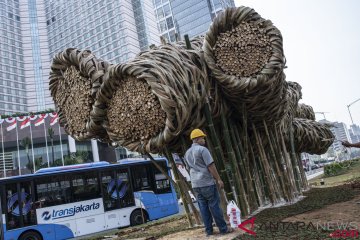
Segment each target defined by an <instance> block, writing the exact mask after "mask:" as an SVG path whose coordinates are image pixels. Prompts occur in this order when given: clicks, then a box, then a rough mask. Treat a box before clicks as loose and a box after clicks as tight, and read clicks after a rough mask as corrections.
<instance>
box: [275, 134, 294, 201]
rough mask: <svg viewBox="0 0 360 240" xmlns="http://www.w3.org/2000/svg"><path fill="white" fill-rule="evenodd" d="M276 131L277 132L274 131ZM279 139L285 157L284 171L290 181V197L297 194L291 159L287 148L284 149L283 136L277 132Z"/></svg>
mask: <svg viewBox="0 0 360 240" xmlns="http://www.w3.org/2000/svg"><path fill="white" fill-rule="evenodd" d="M276 133H277V132H276ZM278 137H279V139H280V143H281V147H282V152H283V155H284V159H285V163H286V164H285V166H286V172H287V173H288V175H289V176H288V177H289V180H290V182H291V192H292V198H294V197H295V194H296V195H297V187H296V183H295V181H294V179H295V176H294V171H293V168H292V164H291V160H290V154H289V153H288V151H287V149H286V145H285V140H284V136H283V135H282V134H279V136H278Z"/></svg>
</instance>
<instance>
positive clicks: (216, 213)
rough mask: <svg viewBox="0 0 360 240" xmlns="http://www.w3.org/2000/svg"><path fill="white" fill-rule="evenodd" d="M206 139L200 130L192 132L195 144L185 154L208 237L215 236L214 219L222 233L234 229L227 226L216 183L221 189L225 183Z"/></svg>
mask: <svg viewBox="0 0 360 240" xmlns="http://www.w3.org/2000/svg"><path fill="white" fill-rule="evenodd" d="M205 137H206V135H205V133H204V132H203V131H201V130H200V129H194V130H193V131H192V132H191V134H190V139H191V140H192V141H193V144H192V146H191V147H190V148H189V149H188V150H187V151H186V153H185V163H186V165H187V166H188V168H189V169H190V179H191V185H192V188H193V189H194V192H195V194H196V198H197V200H198V203H199V208H200V213H201V217H202V219H203V221H204V225H205V231H206V235H207V236H210V235H212V234H213V227H212V222H213V220H212V219H213V218H214V220H215V223H216V226H217V227H218V228H219V230H220V233H222V234H226V233H229V232H232V231H233V229H231V228H228V227H227V226H226V222H225V220H224V217H223V213H222V210H221V208H220V196H219V192H218V190H217V188H216V182H217V183H218V184H219V186H220V187H221V188H223V187H224V183H223V181H221V179H220V176H219V174H218V172H217V170H216V167H215V164H214V160H213V159H212V157H211V154H210V152H209V150H208V149H207V148H206V147H205ZM215 181H216V182H215Z"/></svg>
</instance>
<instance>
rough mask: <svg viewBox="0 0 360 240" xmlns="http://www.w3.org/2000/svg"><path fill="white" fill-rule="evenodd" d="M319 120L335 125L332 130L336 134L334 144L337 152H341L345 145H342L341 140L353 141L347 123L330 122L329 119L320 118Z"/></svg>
mask: <svg viewBox="0 0 360 240" xmlns="http://www.w3.org/2000/svg"><path fill="white" fill-rule="evenodd" d="M319 122H321V123H329V124H332V125H333V127H332V128H331V129H330V130H331V132H332V133H333V134H334V136H335V141H334V143H333V145H332V147H333V149H334V151H335V152H341V151H342V150H343V148H344V147H343V146H342V144H341V141H348V142H351V137H350V134H349V131H348V129H347V127H346V124H345V123H343V122H329V121H327V120H320V121H319Z"/></svg>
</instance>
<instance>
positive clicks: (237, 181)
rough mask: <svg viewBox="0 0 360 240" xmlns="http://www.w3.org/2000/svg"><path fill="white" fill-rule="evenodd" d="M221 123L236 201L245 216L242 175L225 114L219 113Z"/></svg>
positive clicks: (246, 202)
mask: <svg viewBox="0 0 360 240" xmlns="http://www.w3.org/2000/svg"><path fill="white" fill-rule="evenodd" d="M221 123H222V128H223V136H224V142H225V147H226V149H227V155H228V158H229V160H230V164H231V167H232V172H233V174H234V176H235V178H234V186H235V189H236V196H237V203H238V204H239V205H240V209H241V212H242V213H243V214H244V216H247V215H248V214H249V211H248V209H249V204H248V201H247V196H246V192H245V189H244V183H243V177H242V175H241V173H240V170H239V168H238V165H237V161H236V158H235V153H234V149H233V147H232V144H231V140H230V132H229V127H228V125H227V122H226V119H225V116H224V114H223V113H222V114H221Z"/></svg>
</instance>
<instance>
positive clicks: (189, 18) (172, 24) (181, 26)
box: [153, 0, 235, 42]
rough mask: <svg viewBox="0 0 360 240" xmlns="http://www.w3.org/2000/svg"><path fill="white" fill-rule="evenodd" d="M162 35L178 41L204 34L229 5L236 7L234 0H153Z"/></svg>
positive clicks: (167, 38)
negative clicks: (177, 37)
mask: <svg viewBox="0 0 360 240" xmlns="http://www.w3.org/2000/svg"><path fill="white" fill-rule="evenodd" d="M153 3H154V7H155V14H156V20H157V24H158V29H159V31H160V34H161V36H163V37H164V38H165V39H166V40H167V41H170V42H174V41H176V34H178V36H179V38H181V37H182V36H183V35H185V34H188V35H189V37H190V38H192V37H195V36H199V35H203V34H205V33H206V31H207V30H208V28H209V26H210V24H211V22H212V20H213V19H214V18H215V17H216V16H217V14H219V12H221V11H223V10H224V9H225V8H227V7H235V3H234V1H233V0H198V1H193V0H153Z"/></svg>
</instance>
